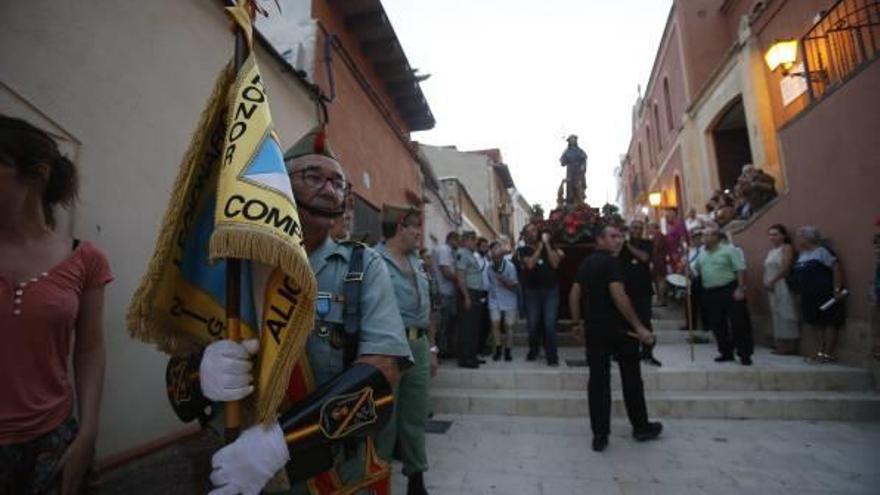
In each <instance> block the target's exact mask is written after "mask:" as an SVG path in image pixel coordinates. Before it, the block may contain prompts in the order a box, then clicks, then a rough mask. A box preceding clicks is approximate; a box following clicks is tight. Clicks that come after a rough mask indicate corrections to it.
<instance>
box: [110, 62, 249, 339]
mask: <svg viewBox="0 0 880 495" xmlns="http://www.w3.org/2000/svg"><path fill="white" fill-rule="evenodd" d="M234 80H235V72H234V71H233V70H232V62H231V61H230V62H229V63H227V65H226V67H224V68H223V70H222V71H221V72H220V74H219V75H218V76H217V80H216V82H215V83H214V89H213V91H212V92H211V96H210V98H208V101H207V104H206V105H205V109H204V110H203V111H202V114H201V116H200V117H199V124H198V126H197V127H196V132H195V133H194V134H193V137H192V139H191V140H190V144H189V147H188V148H187V150H186V154H185V155H184V156H183V160H182V161H181V165H180V169H179V171H178V173H177V178H176V179H175V180H174V186H173V187H172V189H171V198H170V201H169V202H168V208H167V209H166V210H165V215H164V216H163V217H162V227H161V229H160V230H159V237H158V239H157V240H156V249H155V251H154V253H153V257H152V258H151V259H150V264H149V265H148V268H147V271H146V273H145V274H144V277H143V278H142V279H141V283H140V285H139V286H138V288H137V290H136V291H135V293H134V296H132V299H131V303H130V304H129V308H128V312H127V314H126V317H125V321H126V326H127V327H128V331H129V333H130V334H131V336H132V337H134V338H136V339H138V340H141V341H143V342H146V343H152V344H156V346H157V347H158V348H159V350H161V351H163V352H166V353H176V352H181V351H182V350H184V348H188V347H190V346H191V345H192V344H191V343H188V342H185V341H183V339H182V337H183V335H179V334H176V333H174V332H172V331H171V329H172V328H173V327H172V325H170V324H169V323H168V322H166V321H162V320H163V319H162V318H159V317H157V316H156V315H155V311H154V307H153V306H154V301H155V299H156V297H155V296H156V291H157V290H159V288H160V287H161V281H162V276H163V273H164V270H165V269H166V267H167V265H168V263H170V257H171V253H172V250H173V249H174V236H175V235H177V231H178V229H179V228H180V222H181V220H182V218H181V216H180V212H179V210H180V209H181V208H182V207H183V205H184V203H185V201H186V199H187V198H188V197H189V196H190V194H191V193H192V191H191V189H192V187H193V180H194V178H195V175H196V172H198V170H199V165H200V164H201V161H202V160H203V159H204V156H205V154H206V151H207V147H208V146H210V144H211V143H210V139H211V131H213V130H214V128H215V127H216V126H217V125H219V123H220V117H221V115H222V113H223V109H224V108H225V106H226V99H227V95H228V94H229V89H230V87H231V86H232V83H233V82H234ZM206 166H207V164H206ZM210 166H212V167H214V168H215V169H216V166H215V164H210ZM211 173H212V175H213V176H214V178H213V180H214V181H216V176H217V171H216V170H214V171H212V172H211ZM210 189H211V185H210V184H208V186H206V189H205V190H206V191H209V190H210Z"/></svg>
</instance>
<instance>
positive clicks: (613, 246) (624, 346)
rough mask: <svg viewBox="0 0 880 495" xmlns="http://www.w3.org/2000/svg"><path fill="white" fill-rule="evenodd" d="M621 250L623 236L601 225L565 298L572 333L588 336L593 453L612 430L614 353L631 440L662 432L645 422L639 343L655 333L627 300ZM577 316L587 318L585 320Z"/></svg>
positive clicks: (649, 341) (655, 424) (650, 340)
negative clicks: (594, 242)
mask: <svg viewBox="0 0 880 495" xmlns="http://www.w3.org/2000/svg"><path fill="white" fill-rule="evenodd" d="M622 246H623V237H622V236H621V234H620V230H618V229H617V227H614V226H611V225H607V226H602V227H600V228H599V230H598V231H597V232H596V252H594V253H593V254H591V255H590V256H589V257H587V259H585V260H584V262H583V263H581V266H580V268H578V272H577V275H575V282H574V284H572V287H571V292H570V293H569V298H568V302H569V310H570V311H571V315H572V319H573V320H574V321H575V322H576V323H575V332H577V333H579V334H580V333H582V332H585V333H586V344H587V364H588V366H589V367H590V381H589V385H588V397H589V404H590V426H591V427H592V430H593V450H595V451H596V452H601V451H603V450H605V447H607V446H608V433H609V432H610V430H611V356H612V355H614V357H615V358H616V359H617V363H618V365H619V366H620V378H621V382H622V385H623V400H624V403H625V405H626V414H627V416H629V421H630V423H631V424H632V427H633V437H634V438H635V439H636V440H638V441H645V440H651V439H654V438H657V437H658V436H659V435H660V432H661V431H662V430H663V425H662V424H660V423H659V422H649V421H648V410H647V406H646V405H645V392H644V386H643V384H642V374H641V369H640V368H639V342H641V343H642V344H646V345H650V344H652V343H653V341H654V335H653V334H652V333H651V332H650V331H649V330H648V329H647V328H645V325H643V324H642V322H641V321H640V320H639V317H638V315H637V314H636V311H635V309H634V308H633V305H632V303H631V302H630V299H629V297H627V293H626V290H625V286H624V281H625V276H624V272H623V270H622V269H621V267H620V262H619V260H618V259H617V257H616V256H617V255H618V253H619V252H620V250H621V248H622ZM582 310H583V313H582ZM581 314H584V316H585V319H584V322H581ZM584 323H585V324H586V325H585V328H584V326H583V325H584Z"/></svg>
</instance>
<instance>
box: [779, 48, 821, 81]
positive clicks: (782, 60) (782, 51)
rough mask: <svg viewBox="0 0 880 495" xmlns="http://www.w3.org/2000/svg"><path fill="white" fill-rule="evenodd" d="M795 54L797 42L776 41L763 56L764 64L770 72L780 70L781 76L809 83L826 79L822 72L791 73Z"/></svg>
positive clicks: (795, 59)
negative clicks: (806, 80)
mask: <svg viewBox="0 0 880 495" xmlns="http://www.w3.org/2000/svg"><path fill="white" fill-rule="evenodd" d="M797 53H798V42H797V40H778V41H776V42H775V43H773V46H771V47H770V49H769V50H767V53H765V54H764V62H766V63H767V67H768V68H769V69H770V72H773V71H775V70H776V69H779V68H781V70H782V75H783V76H802V77H804V78H806V79H809V80H811V81H815V80H822V81H824V80H825V79H827V74H826V73H825V71H824V70H819V71H809V72H806V71H805V72H791V68H792V67H794V64H795V62H797Z"/></svg>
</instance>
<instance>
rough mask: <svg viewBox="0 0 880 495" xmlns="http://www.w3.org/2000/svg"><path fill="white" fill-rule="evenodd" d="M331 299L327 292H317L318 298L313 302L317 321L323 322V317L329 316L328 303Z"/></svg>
mask: <svg viewBox="0 0 880 495" xmlns="http://www.w3.org/2000/svg"><path fill="white" fill-rule="evenodd" d="M332 299H333V294H331V293H329V292H318V297H317V299H316V300H315V314H316V315H317V316H318V319H319V320H323V319H324V317H325V316H327V315H328V314H330V301H331V300H332Z"/></svg>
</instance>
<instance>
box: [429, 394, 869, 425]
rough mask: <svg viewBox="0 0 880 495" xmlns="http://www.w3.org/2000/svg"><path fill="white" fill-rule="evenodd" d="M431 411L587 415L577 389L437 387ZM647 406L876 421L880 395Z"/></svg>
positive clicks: (667, 412) (682, 397)
mask: <svg viewBox="0 0 880 495" xmlns="http://www.w3.org/2000/svg"><path fill="white" fill-rule="evenodd" d="M431 399H432V401H431V404H432V408H433V411H434V412H435V413H446V414H449V413H454V414H483V415H485V414H491V415H507V416H540V417H584V418H586V417H587V414H588V410H587V397H586V393H585V391H582V390H577V391H575V390H546V391H544V390H488V389H463V388H442V389H434V390H433V391H432V393H431ZM646 400H647V403H648V411H649V413H650V414H651V416H652V417H658V418H664V417H666V418H714V419H789V420H829V421H878V420H880V395H878V394H876V393H872V392H867V391H862V392H855V391H849V392H827V391H786V392H780V391H749V392H748V393H747V394H744V393H743V392H737V391H700V392H690V391H662V392H658V391H654V392H651V393H647V394H646ZM612 414H613V415H614V416H617V417H625V415H626V411H625V409H624V404H623V399H622V397H621V395H620V392H617V391H615V392H612Z"/></svg>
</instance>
